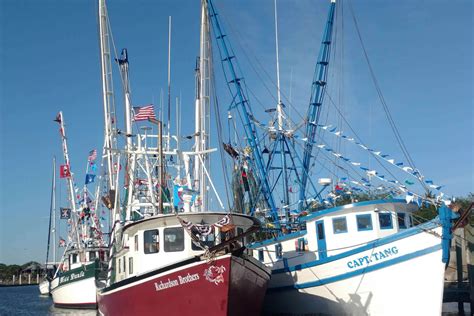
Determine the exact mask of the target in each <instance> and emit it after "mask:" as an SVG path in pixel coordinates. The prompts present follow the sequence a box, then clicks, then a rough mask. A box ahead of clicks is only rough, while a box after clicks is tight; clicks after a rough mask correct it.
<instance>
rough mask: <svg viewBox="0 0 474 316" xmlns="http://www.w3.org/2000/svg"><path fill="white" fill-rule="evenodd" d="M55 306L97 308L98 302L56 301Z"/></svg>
mask: <svg viewBox="0 0 474 316" xmlns="http://www.w3.org/2000/svg"><path fill="white" fill-rule="evenodd" d="M54 307H58V308H74V309H97V303H95V302H93V303H75V304H68V303H54Z"/></svg>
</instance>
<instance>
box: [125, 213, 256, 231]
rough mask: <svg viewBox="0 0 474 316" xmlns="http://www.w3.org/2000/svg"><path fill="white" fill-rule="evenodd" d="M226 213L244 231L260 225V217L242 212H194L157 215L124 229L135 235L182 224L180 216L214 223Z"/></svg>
mask: <svg viewBox="0 0 474 316" xmlns="http://www.w3.org/2000/svg"><path fill="white" fill-rule="evenodd" d="M226 215H230V216H231V217H230V224H232V225H235V226H236V227H239V228H242V229H244V231H246V230H247V229H249V228H251V227H254V226H260V222H259V221H258V219H256V218H254V217H252V216H248V215H244V214H240V213H219V212H193V213H178V214H175V213H173V214H159V215H155V216H152V217H149V218H145V219H141V220H138V221H135V222H132V223H130V224H127V225H126V226H125V227H124V230H123V231H124V233H126V234H129V235H133V234H135V233H137V231H139V230H146V229H154V228H159V227H167V226H177V225H181V224H180V222H179V220H178V216H179V218H180V219H182V220H185V221H187V222H191V223H194V224H214V223H216V222H218V221H219V220H221V219H222V218H223V217H224V216H226Z"/></svg>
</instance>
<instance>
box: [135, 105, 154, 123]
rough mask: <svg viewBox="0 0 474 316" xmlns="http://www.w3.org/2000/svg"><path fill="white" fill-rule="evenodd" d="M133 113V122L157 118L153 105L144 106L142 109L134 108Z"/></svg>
mask: <svg viewBox="0 0 474 316" xmlns="http://www.w3.org/2000/svg"><path fill="white" fill-rule="evenodd" d="M133 112H134V113H135V115H134V116H133V120H134V121H135V122H137V121H145V120H147V119H149V118H151V119H156V117H155V110H154V108H153V104H150V105H146V106H142V107H138V106H137V107H133Z"/></svg>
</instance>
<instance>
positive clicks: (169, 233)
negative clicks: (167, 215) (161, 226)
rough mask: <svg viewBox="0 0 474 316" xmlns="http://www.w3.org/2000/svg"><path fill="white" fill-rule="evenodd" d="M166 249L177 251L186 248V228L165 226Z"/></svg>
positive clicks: (167, 250)
mask: <svg viewBox="0 0 474 316" xmlns="http://www.w3.org/2000/svg"><path fill="white" fill-rule="evenodd" d="M164 237H165V251H166V252H175V251H183V250H184V228H183V227H173V228H165V230H164Z"/></svg>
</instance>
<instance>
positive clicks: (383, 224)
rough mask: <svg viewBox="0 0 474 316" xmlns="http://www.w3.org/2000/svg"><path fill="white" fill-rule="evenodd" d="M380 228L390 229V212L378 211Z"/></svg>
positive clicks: (391, 224)
mask: <svg viewBox="0 0 474 316" xmlns="http://www.w3.org/2000/svg"><path fill="white" fill-rule="evenodd" d="M379 223H380V229H392V228H393V223H392V214H390V213H379Z"/></svg>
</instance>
